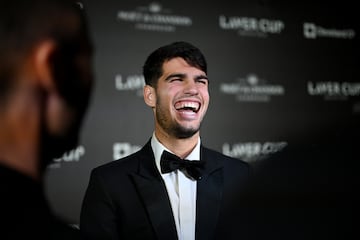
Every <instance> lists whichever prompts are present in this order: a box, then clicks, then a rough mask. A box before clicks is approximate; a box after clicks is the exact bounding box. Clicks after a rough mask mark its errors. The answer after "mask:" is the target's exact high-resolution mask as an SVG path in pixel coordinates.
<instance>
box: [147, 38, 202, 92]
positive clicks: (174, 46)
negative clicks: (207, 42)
mask: <svg viewBox="0 0 360 240" xmlns="http://www.w3.org/2000/svg"><path fill="white" fill-rule="evenodd" d="M176 57H181V58H183V59H184V60H185V61H186V62H187V63H188V64H189V65H190V66H193V67H196V68H198V69H201V70H202V71H203V72H205V73H207V63H206V59H205V57H204V55H203V53H202V52H201V51H200V49H198V48H197V47H195V46H194V45H192V44H190V43H188V42H183V41H180V42H174V43H171V44H168V45H165V46H162V47H160V48H158V49H156V50H155V51H153V52H152V53H151V54H150V55H149V56H148V58H147V59H146V61H145V64H144V66H143V75H144V78H145V83H146V84H147V85H150V86H152V87H156V85H157V81H158V79H159V78H160V76H161V75H162V74H163V72H162V70H163V69H162V66H163V63H164V62H166V61H168V60H171V59H173V58H176Z"/></svg>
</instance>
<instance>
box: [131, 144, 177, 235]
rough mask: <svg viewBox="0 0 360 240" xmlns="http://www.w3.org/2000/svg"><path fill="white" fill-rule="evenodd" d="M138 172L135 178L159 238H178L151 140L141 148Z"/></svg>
mask: <svg viewBox="0 0 360 240" xmlns="http://www.w3.org/2000/svg"><path fill="white" fill-rule="evenodd" d="M141 151H142V154H141V156H140V158H141V159H140V161H139V171H138V174H134V175H133V176H132V177H133V180H134V182H135V186H136V188H137V190H138V192H139V195H140V197H141V198H142V200H143V203H144V206H145V208H146V211H147V213H148V216H149V219H150V222H151V224H152V226H153V228H154V231H155V233H156V236H157V239H159V240H169V239H177V232H176V226H175V222H174V217H173V214H172V210H171V205H170V200H169V197H168V195H167V191H166V187H165V184H164V182H163V180H162V178H161V176H160V173H159V172H158V170H157V169H156V165H155V160H154V154H153V152H152V149H151V144H150V141H149V142H148V143H147V144H146V145H145V146H144V148H143V149H142V150H141Z"/></svg>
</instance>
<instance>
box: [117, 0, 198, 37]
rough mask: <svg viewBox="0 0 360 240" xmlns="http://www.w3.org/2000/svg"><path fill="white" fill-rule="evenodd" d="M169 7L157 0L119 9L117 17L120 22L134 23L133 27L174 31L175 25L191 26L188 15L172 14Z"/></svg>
mask: <svg viewBox="0 0 360 240" xmlns="http://www.w3.org/2000/svg"><path fill="white" fill-rule="evenodd" d="M171 12H172V11H171V10H170V9H166V8H163V6H162V5H161V4H160V3H158V2H152V3H150V4H149V5H148V6H139V7H137V8H136V9H135V10H132V11H131V10H130V11H125V10H120V11H118V13H117V19H118V20H119V21H122V22H130V23H134V27H135V29H139V30H147V31H158V32H175V31H176V28H177V27H189V26H192V19H191V18H190V17H188V16H181V15H176V14H172V13H171Z"/></svg>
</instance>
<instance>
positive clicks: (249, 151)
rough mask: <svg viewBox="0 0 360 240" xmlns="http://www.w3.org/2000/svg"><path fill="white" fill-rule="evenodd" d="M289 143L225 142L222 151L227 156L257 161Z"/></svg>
mask: <svg viewBox="0 0 360 240" xmlns="http://www.w3.org/2000/svg"><path fill="white" fill-rule="evenodd" d="M287 145H288V143H287V142H263V143H262V142H240V143H234V144H230V143H224V144H223V146H222V152H223V154H225V155H227V156H230V157H235V158H240V159H242V160H244V161H246V162H255V161H259V160H261V159H263V158H264V157H267V156H269V155H270V154H273V153H276V152H279V151H281V150H282V149H283V148H284V147H286V146H287Z"/></svg>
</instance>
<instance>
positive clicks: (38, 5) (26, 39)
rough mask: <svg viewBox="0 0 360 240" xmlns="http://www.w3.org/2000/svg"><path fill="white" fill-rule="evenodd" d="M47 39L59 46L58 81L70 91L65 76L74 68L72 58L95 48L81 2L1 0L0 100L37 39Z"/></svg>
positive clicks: (56, 64)
mask: <svg viewBox="0 0 360 240" xmlns="http://www.w3.org/2000/svg"><path fill="white" fill-rule="evenodd" d="M74 20H75V22H74ZM46 39H51V40H53V41H55V42H56V44H57V46H58V51H57V54H56V56H54V58H55V59H54V63H55V64H54V66H53V67H54V69H53V71H54V75H56V77H57V78H58V79H59V81H57V82H56V84H58V88H59V91H60V92H61V91H63V90H64V91H66V90H65V89H66V88H68V87H67V86H65V85H66V84H67V83H65V79H66V78H68V77H69V75H70V74H73V72H74V69H73V68H74V67H73V62H72V59H74V57H75V56H77V55H78V54H80V53H84V52H89V53H90V52H91V49H92V44H91V43H90V38H89V36H88V29H87V21H86V17H85V13H84V10H83V9H81V5H80V3H79V2H78V1H74V0H31V1H29V0H1V1H0V100H1V98H6V97H5V95H7V93H8V92H9V89H11V86H12V84H14V80H16V79H15V77H16V73H17V68H18V66H20V65H21V64H22V62H23V61H24V59H26V56H27V55H29V54H30V53H31V51H32V50H33V48H34V47H35V46H36V44H37V43H39V42H40V41H42V40H46ZM64 59H66V60H64ZM58 63H59V64H61V65H60V66H59V64H58ZM64 65H67V66H64ZM64 69H66V71H64ZM65 75H66V76H65ZM70 76H71V75H70ZM73 78H74V77H71V78H70V80H68V81H66V82H69V81H71V80H72V79H73ZM62 94H66V93H65V92H64V93H62Z"/></svg>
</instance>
